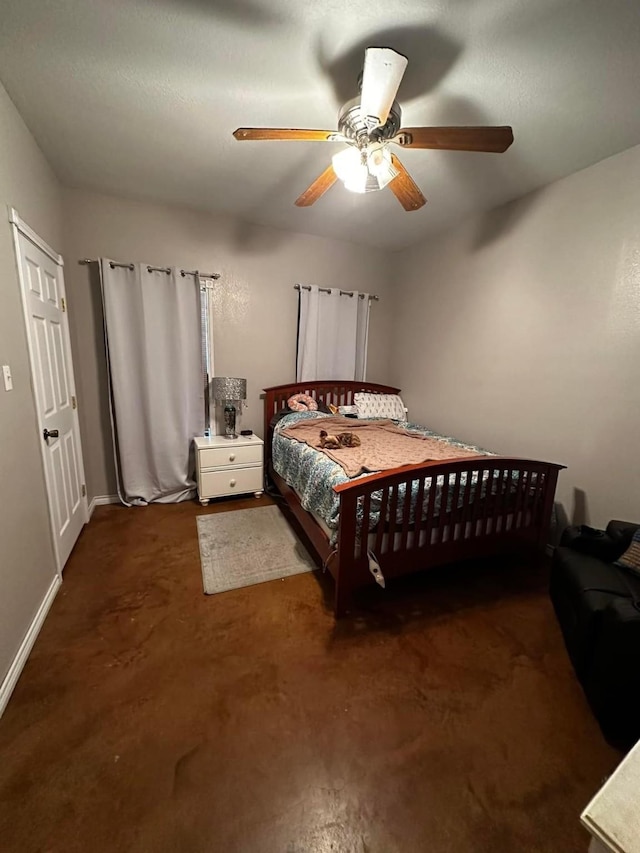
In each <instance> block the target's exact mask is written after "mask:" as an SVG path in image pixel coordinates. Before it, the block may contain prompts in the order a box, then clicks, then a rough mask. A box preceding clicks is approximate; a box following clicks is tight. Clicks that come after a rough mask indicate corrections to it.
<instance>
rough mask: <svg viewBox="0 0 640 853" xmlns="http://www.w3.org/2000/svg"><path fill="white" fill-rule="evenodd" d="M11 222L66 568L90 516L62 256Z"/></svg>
mask: <svg viewBox="0 0 640 853" xmlns="http://www.w3.org/2000/svg"><path fill="white" fill-rule="evenodd" d="M16 220H17V221H16ZM12 221H13V223H14V228H15V229H16V231H15V236H16V241H15V242H16V253H17V257H18V265H19V272H20V284H21V287H22V300H23V306H24V311H25V320H26V324H27V337H28V341H29V355H30V359H31V373H32V381H33V389H34V394H35V400H36V410H37V413H38V427H39V436H38V440H39V442H40V446H41V451H42V458H43V462H44V469H45V480H46V485H47V493H48V499H49V514H50V516H51V529H52V533H53V542H54V548H55V552H56V559H57V563H58V569H59V570H60V571H62V568H63V566H64V564H65V563H66V561H67V559H68V557H69V554H70V553H71V549H72V548H73V546H74V544H75V541H76V539H77V538H78V535H79V534H80V531H81V530H82V527H83V525H84V524H85V523H86V522H87V521H88V520H89V517H88V507H87V499H86V488H85V485H84V469H83V464H82V449H81V446H80V430H79V425H78V411H77V403H76V396H75V393H76V391H75V381H74V376H73V363H72V361H71V346H70V341H69V324H68V320H67V314H66V304H65V291H64V278H63V275H62V258H61V257H60V256H59V255H56V254H55V253H54V252H53V251H52V250H51V249H50V248H49V247H48V246H47V245H46V243H44V242H43V241H42V240H40V239H39V238H38V237H37V235H35V234H34V233H33V232H32V231H31V230H30V229H29V228H28V226H26V225H25V224H24V223H22V222H21V221H20V220H19V218H18V217H17V216H15V214H13V215H12Z"/></svg>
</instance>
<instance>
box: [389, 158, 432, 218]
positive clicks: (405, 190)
mask: <svg viewBox="0 0 640 853" xmlns="http://www.w3.org/2000/svg"><path fill="white" fill-rule="evenodd" d="M391 163H392V164H393V167H394V169H395V170H396V171H397V173H398V174H397V176H396V177H395V178H394V179H393V180H392V181H391V182H390V183H389V184H387V186H388V187H389V189H390V190H391V192H392V193H393V194H394V196H395V197H396V198H397V199H398V201H399V202H400V204H401V205H402V206H403V207H404V209H405V210H409V211H411V210H419V209H420V208H421V207H422V206H423V205H425V204H426V203H427V200H426V198H425V197H424V196H423V195H422V193H421V192H420V187H419V186H418V185H417V184H416V182H415V181H414V180H413V178H412V177H411V175H410V174H409V172H407V170H406V169H405V167H404V166H403V165H402V163H401V162H400V160H398V158H397V157H396V155H395V154H392V155H391Z"/></svg>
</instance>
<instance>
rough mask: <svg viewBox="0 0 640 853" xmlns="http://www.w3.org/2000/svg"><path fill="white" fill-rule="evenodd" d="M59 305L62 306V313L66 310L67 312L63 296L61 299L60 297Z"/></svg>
mask: <svg viewBox="0 0 640 853" xmlns="http://www.w3.org/2000/svg"><path fill="white" fill-rule="evenodd" d="M60 303H61V305H62V310H63V312H64V311H66V310H67V303H66V302H65V301H64V296H63V297H62V299H61V300H60Z"/></svg>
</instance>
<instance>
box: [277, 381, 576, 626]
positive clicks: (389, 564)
mask: <svg viewBox="0 0 640 853" xmlns="http://www.w3.org/2000/svg"><path fill="white" fill-rule="evenodd" d="M357 391H368V392H370V393H378V394H398V393H400V392H399V389H398V388H393V387H391V386H389V385H378V384H376V383H373V382H334V381H331V382H328V381H314V382H304V383H294V384H289V385H276V386H274V387H273V388H266V389H265V391H264V393H265V398H264V441H265V456H266V470H267V472H268V475H269V476H270V477H271V479H272V481H273V483H275V485H276V487H277V489H278V490H279V492H280V494H281V495H282V497H283V498H284V500H285V501H286V503H287V505H288V507H289V509H290V511H291V513H292V514H293V515H294V517H295V518H296V519H297V521H298V522H299V524H300V525H301V526H302V528H303V530H304V532H305V533H306V535H307V537H308V539H309V541H310V543H311V545H312V547H313V549H314V550H315V552H316V553H315V556H316V558H317V559H318V561H319V562H321V563H322V564H323V565H324V566H325V567H326V568H327V569H328V570H329V572H330V573H331V575H332V576H333V578H334V580H335V597H334V610H335V614H336V617H339V616H342V615H343V614H344V613H345V612H346V609H347V607H348V604H349V600H350V598H351V594H352V593H353V592H354V590H356V589H358V588H361V587H364V586H369V585H371V584H372V583H375V580H374V578H373V576H372V574H371V572H370V570H369V561H368V557H367V548H368V547H369V548H371V549H372V550H373V552H374V553H375V555H376V558H377V560H378V562H379V564H380V568H381V570H382V573H383V575H384V578H385V580H388V579H389V578H392V577H397V576H398V575H402V574H407V573H410V572H416V571H420V570H422V569H427V568H430V567H432V566H438V565H443V564H446V563H451V562H455V561H457V560H465V559H471V558H475V557H487V556H497V555H501V554H505V553H512V552H518V551H521V550H528V551H534V552H536V551H540V550H541V549H543V548H544V547H545V545H546V544H547V537H548V533H549V525H550V519H551V512H552V508H553V500H554V496H555V490H556V483H557V480H558V472H559V471H560V470H561V469H562V468H564V467H565V466H564V465H556V464H554V463H551V462H536V461H534V460H531V459H517V458H507V457H501V456H481V457H472V458H465V459H451V460H447V461H444V462H442V461H438V462H426V463H423V464H421V465H407V466H404V467H402V468H394V469H393V470H390V471H384V472H382V473H379V474H372V475H371V476H369V477H363V478H359V479H354V480H351V481H350V482H348V483H343V484H341V485H339V486H336V487H335V491H336V493H337V494H338V496H339V499H340V518H339V524H338V539H337V546H335V547H332V546H331V544H330V542H329V538H328V536H327V534H326V532H325V531H324V530H323V528H322V527H321V526H320V525H319V524H318V522H317V521H316V519H315V518H314V517H313V515H312V514H311V513H309V512H307V511H306V510H305V509H304V508H303V507H302V504H301V503H300V499H299V497H298V495H297V494H296V492H295V491H294V490H293V489H292V488H291V487H290V486H289V485H288V484H287V483H286V482H285V481H284V480H283V478H282V477H280V476H279V475H278V474H277V473H276V471H274V470H273V465H272V461H271V440H270V435H269V424H270V421H271V419H272V417H273V415H274V414H276V412H279V411H281V410H282V409H283V408H285V407H286V401H287V399H288V398H289V397H290V396H291V395H292V394H300V393H304V394H310V395H311V396H312V397H314V398H315V399H316V400H318V401H319V402H320V401H322V402H324V403H332V404H333V405H335V406H344V405H352V404H353V395H354V394H355V393H356V392H357ZM474 472H478V476H480V474H481V475H482V477H483V478H485V479H486V480H487V483H490V484H491V488H490V489H489V488H488V486H487V488H486V489H485V490H484V491H485V496H484V497H483V496H482V495H481V494H480V489H476V490H475V493H473V494H472V493H471V490H470V489H465V487H464V484H463V485H462V499H461V478H462V476H463V475H465V474H468V475H469V476H471V475H472V474H473V473H474ZM484 472H488V474H486V475H485V474H484ZM514 474H517V475H518V476H517V479H516V478H515V477H514V476H513V475H514ZM438 477H444V481H442V480H441V483H443V485H442V486H441V488H442V498H441V502H440V506H439V507H436V505H435V496H436V492H437V489H435V488H429V487H430V486H431V485H432V484H433V483H434V482H437V479H436V478H438ZM416 481H417V486H416V488H417V496H416V511H415V521H414V522H411V521H410V511H411V501H410V496H411V485H412V483H415V482H416ZM403 486H404V487H406V488H405V489H401V487H403ZM378 491H380V492H381V493H382V503H381V516H380V518H381V521H380V522H379V523H378V524H377V525H376V526H375V527H373V528H372V527H370V519H369V514H370V513H369V508H370V504H371V495H372V493H373V492H378ZM450 491H451V492H452V494H451V501H450V505H451V508H450V510H449V511H448V512H447V504H448V503H449V501H448V495H449V492H450ZM425 496H426V497H425ZM359 502H360V505H361V506H362V508H363V513H362V516H363V517H362V520H360V519H358V518H357V514H356V508H357V506H358V503H359ZM385 518H388V520H387V521H386V522H384V523H383V521H382V519H385ZM400 519H401V520H400ZM370 537H374V539H371V540H370Z"/></svg>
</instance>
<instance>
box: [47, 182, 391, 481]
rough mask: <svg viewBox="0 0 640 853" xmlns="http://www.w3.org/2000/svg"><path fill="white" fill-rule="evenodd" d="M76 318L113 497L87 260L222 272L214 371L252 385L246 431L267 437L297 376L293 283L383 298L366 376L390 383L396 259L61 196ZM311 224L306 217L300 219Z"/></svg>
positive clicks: (169, 209) (129, 204)
mask: <svg viewBox="0 0 640 853" xmlns="http://www.w3.org/2000/svg"><path fill="white" fill-rule="evenodd" d="M63 206H64V220H65V240H64V250H65V258H66V261H67V270H66V280H67V291H68V298H69V318H70V324H71V334H72V343H73V347H74V356H75V363H76V373H77V376H76V379H77V383H78V398H79V407H80V423H81V427H82V439H83V449H84V457H85V468H86V476H87V489H88V492H89V496H90V497H92V496H94V495H100V494H113V493H115V481H114V472H113V465H112V461H111V460H112V451H111V437H110V430H109V419H108V410H107V407H106V387H105V357H104V345H103V337H102V328H101V322H102V318H101V311H100V297H99V288H98V282H97V281H96V279H95V273H93V272H92V271H90V270H89V269H88V268H87V267H83V266H79V265H78V264H77V259H79V258H82V257H89V258H97V257H101V256H103V257H111V258H114V259H116V260H120V261H142V262H145V263H151V264H154V265H158V266H167V265H177V266H179V267H185V268H187V269H200V270H203V271H205V272H212V271H217V272H220V273H222V278H221V279H220V281H219V282H218V284H217V285H216V290H217V293H218V294H219V297H218V311H217V313H216V317H215V321H214V324H215V360H216V373H218V374H220V375H223V376H224V375H228V376H242V377H246V378H247V380H248V391H247V393H248V400H247V402H248V406H247V408H246V409H245V410H244V412H243V419H242V423H243V427H244V428H250V429H254V430H255V431H256V432H257V433H258V434H260V435H261V434H262V401H261V400H260V399H259V394H260V392H261V391H262V389H263V388H265V387H266V386H268V385H277V384H280V383H282V382H287V381H290V380H293V379H295V343H296V322H297V294H296V293H295V291H294V290H293V285H294V284H295V283H296V282H302V283H307V284H318V285H320V286H324V287H326V286H330V285H331V286H334V287H342V288H343V289H349V290H360V291H362V290H364V291H367V292H370V293H376V294H378V295H379V296H380V297H381V298H380V302H375V303H373V304H372V307H371V332H370V337H369V366H368V371H367V375H368V378H369V379H371V380H374V381H379V382H385V381H386V380H387V379H388V363H389V338H390V329H391V312H392V302H393V299H395V295H394V288H393V285H392V284H391V285H390V284H388V274H387V272H388V266H387V264H388V256H387V255H386V254H385V253H383V252H381V251H376V250H373V249H364V248H363V247H362V246H356V245H353V244H351V243H346V242H340V241H337V240H326V239H322V238H319V237H312V236H309V235H304V234H296V233H291V232H287V231H280V230H277V229H273V228H265V227H261V226H254V225H249V224H246V223H243V222H239V221H237V220H234V219H232V218H230V217H227V216H215V215H211V214H206V213H200V212H197V211H194V210H189V209H187V208H181V207H176V206H169V205H160V204H153V203H146V202H137V201H131V200H127V199H124V198H118V197H114V196H107V195H99V194H95V193H90V192H84V191H80V190H75V189H69V190H65V191H64V193H63ZM300 215H301V216H304V211H301V212H300Z"/></svg>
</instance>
